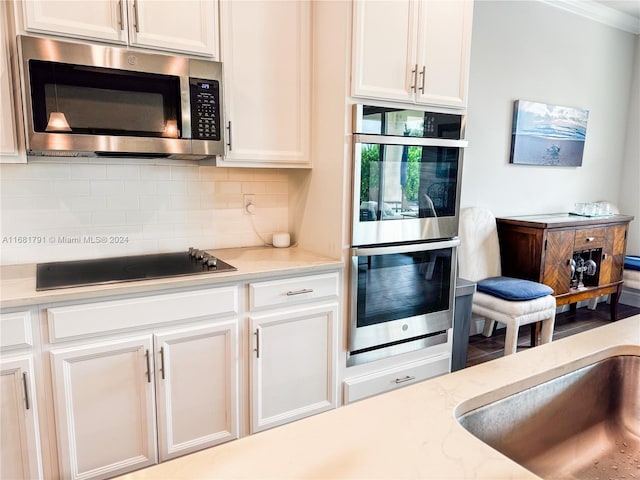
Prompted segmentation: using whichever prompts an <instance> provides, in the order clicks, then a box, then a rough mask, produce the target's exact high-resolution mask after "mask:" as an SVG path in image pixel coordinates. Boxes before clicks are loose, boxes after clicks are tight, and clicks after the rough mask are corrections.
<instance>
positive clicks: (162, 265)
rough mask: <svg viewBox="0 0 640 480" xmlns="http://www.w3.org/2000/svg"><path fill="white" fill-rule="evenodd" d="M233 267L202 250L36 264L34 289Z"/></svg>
mask: <svg viewBox="0 0 640 480" xmlns="http://www.w3.org/2000/svg"><path fill="white" fill-rule="evenodd" d="M234 270H236V268H235V267H233V266H231V265H229V264H228V263H226V262H223V261H222V260H220V259H219V258H216V257H214V256H213V255H209V254H207V253H206V252H204V251H203V250H196V249H193V248H190V249H189V252H177V253H158V254H152V255H134V256H127V257H111V258H99V259H95V260H76V261H71V262H51V263H39V264H38V265H37V272H36V290H52V289H56V288H67V287H81V286H86V285H102V284H106V283H117V282H133V281H136V280H150V279H154V278H165V277H179V276H185V275H203V274H205V275H206V274H213V273H221V272H231V271H234Z"/></svg>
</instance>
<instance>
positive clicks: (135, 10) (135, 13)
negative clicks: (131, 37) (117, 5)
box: [133, 0, 140, 33]
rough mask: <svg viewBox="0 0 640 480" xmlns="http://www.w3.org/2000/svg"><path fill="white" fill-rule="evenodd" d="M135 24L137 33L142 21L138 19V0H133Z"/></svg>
mask: <svg viewBox="0 0 640 480" xmlns="http://www.w3.org/2000/svg"><path fill="white" fill-rule="evenodd" d="M133 17H134V20H133V26H134V27H135V29H136V33H140V21H139V19H138V0H134V1H133Z"/></svg>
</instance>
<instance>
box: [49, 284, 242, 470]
mask: <svg viewBox="0 0 640 480" xmlns="http://www.w3.org/2000/svg"><path fill="white" fill-rule="evenodd" d="M238 307H239V306H238V288H237V286H235V285H234V286H222V287H215V288H208V289H201V290H193V291H181V292H175V293H158V294H156V295H146V296H144V295H143V296H139V297H132V298H127V299H115V300H105V301H101V302H92V303H85V304H76V305H66V306H51V307H50V308H47V309H46V315H45V317H46V319H47V321H48V335H49V342H50V356H51V367H52V377H53V378H52V389H53V392H54V395H53V399H54V408H53V410H54V412H55V418H56V429H57V443H58V452H59V455H58V456H59V459H60V474H61V476H62V478H71V479H88V478H106V477H112V476H115V475H119V474H123V473H125V472H128V471H131V470H135V469H138V468H142V467H144V466H147V465H151V464H154V463H157V462H158V461H164V460H168V459H170V458H173V457H176V456H178V455H183V454H185V453H189V452H192V451H195V450H199V449H202V448H206V447H209V446H212V445H215V444H218V443H222V442H225V441H228V440H231V439H234V438H237V436H238V388H239V387H238V366H237V362H238V358H237V357H238V353H237V315H238ZM186 322H188V324H187V325H184V324H185V323H186ZM129 331H131V333H128V332H129ZM70 342H73V344H72V345H71V346H67V345H69V343H70Z"/></svg>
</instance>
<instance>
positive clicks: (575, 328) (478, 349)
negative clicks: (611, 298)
mask: <svg viewBox="0 0 640 480" xmlns="http://www.w3.org/2000/svg"><path fill="white" fill-rule="evenodd" d="M639 313H640V308H635V307H631V306H629V305H623V304H619V305H618V318H620V319H622V318H627V317H631V316H633V315H637V314H639ZM608 323H611V321H610V320H609V305H608V304H607V303H605V302H600V303H599V304H598V308H596V309H595V310H589V309H588V308H587V307H581V308H578V309H576V310H575V311H573V312H572V311H568V312H563V313H560V314H558V315H556V323H555V328H554V331H553V339H554V340H558V339H560V338H564V337H568V336H569V335H575V334H576V333H580V332H584V331H586V330H591V329H592V328H596V327H600V326H602V325H606V324H608ZM504 337H505V329H504V328H501V329H497V330H496V331H495V332H494V334H493V335H492V336H491V337H488V338H487V337H484V336H482V335H473V336H472V337H470V338H469V348H468V350H467V367H471V366H473V365H477V364H479V363H483V362H487V361H489V360H493V359H494V358H500V357H501V356H502V355H503V353H504ZM530 341H531V335H530V329H529V326H528V325H525V326H524V327H520V332H519V335H518V351H521V350H523V349H526V348H530V347H529V345H530Z"/></svg>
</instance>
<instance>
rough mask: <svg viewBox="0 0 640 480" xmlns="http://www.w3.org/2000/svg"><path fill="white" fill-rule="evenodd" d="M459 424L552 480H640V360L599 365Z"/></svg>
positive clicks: (610, 360)
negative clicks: (610, 479)
mask: <svg viewBox="0 0 640 480" xmlns="http://www.w3.org/2000/svg"><path fill="white" fill-rule="evenodd" d="M494 393H495V392H494ZM494 398H495V396H494ZM475 400H476V402H472V403H475V404H478V403H477V400H478V399H475ZM460 410H464V405H462V406H461V408H459V409H458V411H460ZM458 422H459V423H460V424H461V425H462V426H463V427H464V428H465V429H466V430H468V431H469V432H471V433H472V434H473V435H474V436H476V437H477V438H479V439H480V440H482V441H483V442H485V443H486V444H488V445H489V446H491V447H493V448H494V449H496V450H498V451H499V452H500V453H502V454H504V455H506V456H507V457H509V458H511V459H512V460H514V461H515V462H517V463H519V464H520V465H522V466H524V467H525V468H527V469H528V470H530V471H531V472H533V473H534V474H536V475H538V476H540V477H543V478H545V479H553V478H562V479H573V478H575V479H581V480H583V479H600V480H606V479H609V478H627V479H633V478H637V479H640V356H637V355H616V356H612V357H609V358H606V359H603V360H600V361H597V362H595V363H593V364H591V365H587V366H584V367H582V368H579V369H577V370H574V371H572V372H570V373H567V374H564V375H561V376H558V377H556V378H552V379H551V380H547V381H544V382H542V383H539V384H537V385H535V386H533V387H531V388H528V389H526V390H523V391H521V392H518V393H515V394H512V395H508V396H506V397H504V398H502V399H500V400H497V401H493V402H492V403H488V404H485V405H483V406H480V407H479V408H474V409H473V410H470V411H466V412H464V413H463V414H461V415H459V416H458Z"/></svg>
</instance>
